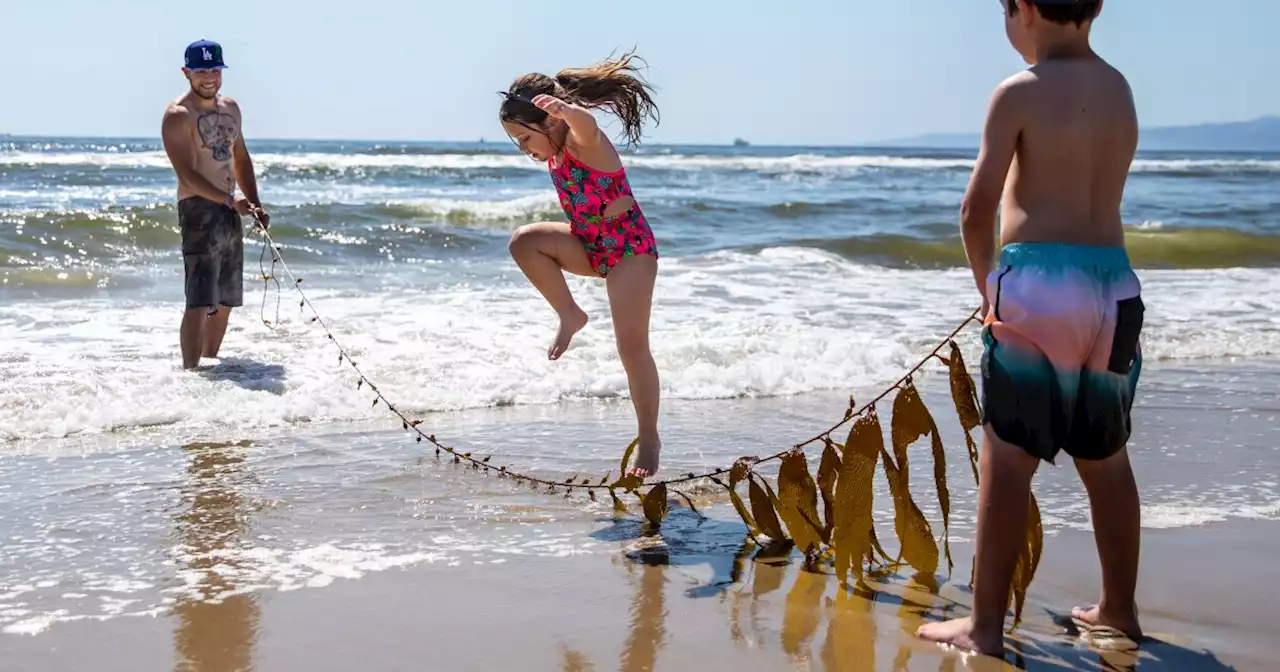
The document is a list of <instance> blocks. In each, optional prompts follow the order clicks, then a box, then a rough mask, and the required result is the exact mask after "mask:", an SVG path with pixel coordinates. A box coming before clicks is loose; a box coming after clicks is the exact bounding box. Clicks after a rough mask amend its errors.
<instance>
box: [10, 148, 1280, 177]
mask: <svg viewBox="0 0 1280 672" xmlns="http://www.w3.org/2000/svg"><path fill="white" fill-rule="evenodd" d="M254 162H255V164H256V165H258V166H259V168H260V170H272V169H274V170H280V171H283V172H285V173H288V172H301V171H314V170H325V171H336V172H344V173H349V172H357V173H358V172H361V171H370V170H373V171H378V170H403V169H409V170H424V171H432V170H442V171H443V170H508V169H525V170H531V171H541V170H545V169H546V168H545V166H544V165H543V164H541V163H538V162H535V161H531V160H530V159H528V158H527V157H525V156H523V155H519V154H335V153H319V152H311V153H296V154H295V153H290V154H273V153H259V154H255V155H254ZM625 163H626V165H627V166H628V167H634V168H652V169H660V170H715V171H735V170H739V171H756V172H764V173H796V172H844V171H859V170H883V169H900V170H949V169H955V170H968V169H970V168H972V167H973V160H972V159H967V158H942V157H897V156H824V155H819V154H792V155H788V156H715V155H710V154H638V155H630V156H627V157H626V158H625ZM0 165H8V166H85V167H94V168H104V167H109V168H164V169H169V167H170V166H169V160H168V158H167V157H166V156H165V154H164V153H163V152H120V153H91V152H0ZM1132 169H1133V170H1134V171H1137V172H1174V173H1178V172H1206V171H1208V172H1268V173H1269V172H1280V161H1276V160H1270V159H1216V158H1215V159H1137V160H1135V161H1134V163H1133V166H1132Z"/></svg>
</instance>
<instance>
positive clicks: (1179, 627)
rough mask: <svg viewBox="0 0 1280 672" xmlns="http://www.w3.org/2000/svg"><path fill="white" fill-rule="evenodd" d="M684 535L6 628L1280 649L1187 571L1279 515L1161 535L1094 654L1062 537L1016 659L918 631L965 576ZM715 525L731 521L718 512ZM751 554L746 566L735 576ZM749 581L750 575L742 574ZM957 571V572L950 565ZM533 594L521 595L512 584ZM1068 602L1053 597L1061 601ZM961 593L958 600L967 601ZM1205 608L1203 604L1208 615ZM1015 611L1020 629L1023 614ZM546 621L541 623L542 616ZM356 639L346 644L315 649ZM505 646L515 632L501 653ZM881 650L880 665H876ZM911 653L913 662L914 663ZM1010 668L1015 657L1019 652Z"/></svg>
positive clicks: (114, 636)
mask: <svg viewBox="0 0 1280 672" xmlns="http://www.w3.org/2000/svg"><path fill="white" fill-rule="evenodd" d="M676 518H678V519H681V520H680V523H679V525H678V526H675V527H678V528H679V531H677V534H676V535H674V536H673V537H672V538H671V539H668V540H667V543H665V544H664V543H662V540H661V539H648V540H645V539H642V538H639V536H638V535H639V526H638V525H634V524H631V523H629V522H622V523H617V524H612V525H611V524H610V523H608V522H607V521H604V520H599V521H597V522H595V523H593V524H592V525H591V527H592V528H593V529H594V531H593V532H590V534H592V535H593V536H596V537H609V536H616V537H618V538H616V539H614V545H615V546H616V549H615V550H612V551H611V552H610V553H609V554H608V557H609V561H608V562H606V561H604V558H603V557H600V556H579V557H571V558H559V559H548V558H535V559H528V560H525V561H521V562H517V563H506V564H501V565H496V566H495V565H481V564H480V563H477V564H475V565H462V566H458V567H446V566H443V565H438V564H427V565H421V566H415V567H410V568H404V569H400V570H393V571H387V572H382V573H379V574H376V575H373V576H370V577H367V578H364V579H360V580H346V581H337V582H335V583H333V584H331V585H329V586H328V587H326V588H323V589H315V590H297V591H290V592H283V593H281V592H274V593H249V594H240V595H234V596H231V597H228V598H226V599H224V600H223V601H221V602H220V603H217V604H209V603H192V604H179V605H178V606H177V607H176V608H175V609H174V610H173V611H172V612H169V613H166V614H162V615H157V616H154V617H141V618H120V619H113V620H109V621H105V622H92V621H81V622H75V623H67V624H60V625H58V626H55V627H54V628H52V629H50V630H49V631H47V632H45V633H43V634H41V635H38V636H14V635H3V636H0V653H3V655H4V656H5V659H6V660H7V661H9V663H10V665H12V667H9V668H8V669H14V670H35V669H42V670H43V669H75V668H76V661H80V660H84V659H88V658H91V659H93V660H94V661H95V665H96V667H95V669H96V670H101V671H103V672H108V671H113V670H136V669H201V670H205V669H208V670H214V669H255V670H261V671H269V670H345V669H361V668H366V669H403V668H404V667H406V666H407V667H412V668H415V669H423V668H422V667H421V666H422V665H423V664H424V663H426V664H427V666H426V668H425V669H449V670H473V669H474V670H488V669H529V670H591V669H607V668H610V667H613V666H614V665H615V664H616V665H617V666H618V668H619V669H621V670H625V671H628V672H630V671H639V670H683V669H704V670H785V669H825V670H889V669H911V670H932V669H935V668H936V669H939V670H955V669H958V666H960V667H964V666H967V667H966V668H965V669H973V670H998V669H999V670H1005V669H1014V667H1018V666H1021V669H1027V670H1045V671H1047V670H1060V669H1096V668H1097V667H1098V666H1099V665H1100V664H1102V665H1112V666H1113V667H1111V668H1106V669H1134V668H1135V667H1140V669H1142V670H1168V671H1173V670H1191V669H1195V670H1207V671H1213V670H1229V669H1234V670H1239V671H1241V672H1246V671H1252V670H1265V669H1269V666H1270V661H1273V660H1275V659H1276V658H1277V657H1280V642H1276V641H1275V639H1274V637H1273V636H1271V634H1270V632H1269V626H1270V625H1271V624H1272V623H1273V622H1274V619H1270V618H1268V617H1269V616H1274V614H1275V613H1276V608H1275V607H1274V605H1272V604H1271V603H1270V601H1269V600H1267V598H1266V597H1264V596H1263V594H1262V592H1261V591H1258V590H1256V589H1254V588H1253V586H1252V584H1251V583H1247V582H1243V581H1238V580H1235V578H1234V577H1235V576H1236V575H1238V574H1236V573H1225V572H1209V573H1205V574H1204V575H1203V576H1202V577H1201V578H1200V579H1199V583H1190V584H1189V583H1188V582H1187V581H1186V576H1187V575H1188V574H1191V573H1195V572H1196V570H1197V569H1198V568H1201V567H1206V566H1212V565H1213V562H1214V560H1218V559H1220V554H1219V551H1218V549H1219V548H1222V547H1231V548H1234V549H1236V550H1237V551H1243V552H1240V553H1237V554H1236V560H1235V562H1237V563H1243V566H1240V565H1239V564H1237V567H1239V569H1240V570H1241V572H1243V573H1253V572H1256V571H1258V570H1265V569H1266V563H1267V558H1273V557H1274V556H1275V555H1276V552H1277V550H1280V549H1278V548H1277V546H1278V543H1277V541H1276V540H1277V535H1276V534H1275V533H1276V532H1277V531H1280V524H1278V523H1276V522H1274V521H1252V522H1247V521H1246V522H1240V521H1238V522H1230V523H1219V524H1214V525H1210V526H1206V527H1200V528H1184V529H1180V530H1158V531H1144V535H1143V536H1144V553H1143V565H1142V574H1141V576H1140V580H1139V581H1140V584H1139V594H1140V598H1139V599H1140V605H1141V608H1142V610H1143V619H1144V628H1145V629H1146V630H1147V632H1148V637H1149V638H1150V640H1151V641H1147V642H1144V643H1142V644H1141V645H1140V646H1139V647H1138V649H1137V651H1136V652H1135V651H1132V650H1125V649H1123V648H1117V649H1116V650H1110V651H1107V650H1102V651H1097V650H1090V649H1089V648H1087V647H1085V646H1083V645H1081V644H1080V642H1079V641H1078V640H1076V639H1075V638H1073V637H1072V636H1071V635H1068V634H1065V633H1064V632H1063V630H1062V629H1061V628H1060V627H1058V626H1056V625H1055V624H1054V623H1053V621H1052V620H1051V618H1050V616H1049V615H1048V613H1047V611H1046V610H1047V609H1052V610H1054V611H1057V612H1060V613H1061V612H1069V610H1070V607H1071V606H1072V605H1073V604H1085V603H1088V602H1089V601H1091V600H1092V599H1094V598H1093V596H1094V594H1095V591H1096V585H1097V576H1096V569H1095V564H1096V563H1095V562H1094V561H1093V556H1092V552H1093V550H1092V547H1091V544H1090V543H1089V542H1090V541H1091V539H1090V538H1089V535H1087V534H1084V533H1079V532H1069V533H1065V534H1064V535H1062V536H1060V537H1057V538H1052V539H1049V540H1047V542H1046V547H1045V556H1044V559H1043V561H1042V566H1041V569H1040V571H1039V572H1038V573H1037V577H1036V581H1035V583H1033V584H1032V587H1031V598H1030V599H1029V600H1028V605H1027V609H1026V612H1025V618H1024V623H1023V625H1022V626H1021V627H1020V628H1019V629H1018V630H1016V631H1015V632H1014V633H1013V634H1012V635H1011V636H1007V637H1006V650H1007V655H1006V664H1002V663H1000V662H999V661H997V660H995V659H990V658H969V659H968V660H967V661H966V660H965V659H964V658H963V657H962V656H960V655H959V654H957V653H952V652H947V651H944V650H942V649H941V648H939V647H936V646H934V645H932V644H929V643H927V642H922V641H920V640H918V639H916V638H914V636H913V635H912V634H911V633H913V632H914V629H915V627H916V626H917V625H918V624H919V623H921V622H923V621H924V618H923V617H922V616H921V612H922V611H924V609H922V608H921V607H925V606H929V605H932V606H933V607H934V609H933V612H934V613H936V611H937V607H938V606H940V605H944V604H947V603H950V602H953V601H954V602H955V603H959V604H960V605H967V604H968V595H967V589H966V588H964V587H962V586H957V585H955V584H944V585H943V586H942V587H941V590H940V591H939V593H938V595H937V596H930V595H928V594H927V593H925V592H923V591H921V590H919V588H918V585H916V586H911V587H909V585H908V583H909V582H908V581H907V580H906V579H903V578H900V577H895V578H892V579H891V580H889V582H888V583H887V584H877V587H878V588H881V589H882V590H881V592H879V593H877V595H876V599H875V601H874V602H870V601H867V600H865V599H863V598H861V597H857V596H854V595H852V594H845V595H840V594H839V593H840V591H839V590H838V589H837V587H836V581H835V579H834V577H832V576H830V575H829V574H826V573H823V574H813V573H809V572H803V571H801V570H800V569H799V565H800V563H799V562H798V561H797V559H796V558H795V557H792V559H791V562H789V563H786V564H785V565H780V564H778V563H775V562H770V561H768V560H764V559H755V560H751V559H735V558H734V556H733V555H732V554H720V553H713V554H710V555H708V554H703V553H701V552H698V551H696V550H695V551H694V552H692V553H688V552H683V551H682V550H681V547H680V545H679V543H678V537H679V536H680V535H682V534H684V530H685V528H687V527H689V526H696V523H695V522H692V516H691V515H688V514H687V512H678V513H677V514H676ZM709 524H713V525H731V524H735V523H730V522H725V521H722V520H719V519H718V518H713V519H712V520H711V521H709ZM954 546H955V547H954V548H953V555H954V557H955V559H956V566H955V569H954V571H953V572H952V575H953V577H961V576H967V574H968V567H969V563H968V558H969V557H970V553H971V547H970V546H969V545H968V544H964V543H959V544H955V545H954ZM735 564H736V565H737V566H738V568H737V569H736V570H735ZM735 573H736V574H737V578H738V579H739V580H738V581H737V582H734V581H733V578H734V574H735ZM940 578H941V577H940ZM517 594H518V595H519V597H518V599H517V598H514V597H513V596H515V595H517ZM1049 605H1052V606H1049ZM964 611H965V608H964V607H963V606H961V607H959V608H958V612H957V613H964ZM1193 612H1194V613H1193ZM1010 622H1011V621H1009V622H1007V623H1006V627H1007V625H1008V624H1009V623H1010ZM533 623H537V625H536V626H533V625H532V624H533ZM326 641H328V642H341V643H342V645H341V646H338V647H324V646H317V643H318V642H326ZM495 644H498V645H497V646H495ZM872 660H874V663H873V664H868V663H869V662H870V661H872ZM908 660H909V661H910V667H909V668H906V667H905V664H906V663H907V661H908ZM1009 663H1012V665H1011V664H1009Z"/></svg>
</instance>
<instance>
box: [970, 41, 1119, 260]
mask: <svg viewBox="0 0 1280 672" xmlns="http://www.w3.org/2000/svg"><path fill="white" fill-rule="evenodd" d="M1001 88H1002V89H1003V92H1002V93H1003V95H1004V96H1006V97H1007V103H1008V108H1010V111H1011V112H1012V114H1008V115H1002V116H1005V117H1006V118H1008V119H1009V121H1011V122H1012V123H1013V124H1015V125H1016V141H1015V142H1016V145H1015V156H1014V159H1013V163H1012V165H1011V166H1010V168H1009V174H1008V178H1007V181H1006V184H1005V189H1004V196H1003V199H1002V202H1001V204H1002V214H1001V227H1000V228H1001V236H1000V237H1001V244H1009V243H1015V242H1061V243H1074V244H1079V245H1100V246H1109V247H1111V246H1113V247H1119V246H1123V245H1124V232H1123V229H1122V227H1121V218H1120V201H1121V198H1122V197H1123V195H1124V186H1125V181H1126V178H1127V177H1128V173H1129V167H1130V164H1131V163H1132V162H1133V156H1134V153H1135V151H1136V150H1137V145H1138V120H1137V113H1136V111H1135V109H1134V104H1133V95H1132V92H1131V90H1130V89H1129V83H1128V81H1126V80H1125V77H1124V75H1122V74H1121V73H1120V72H1119V71H1118V70H1116V69H1115V68H1113V67H1111V65H1109V64H1108V63H1106V62H1105V61H1103V60H1102V59H1100V58H1098V57H1096V56H1090V57H1085V58H1077V59H1071V60H1049V61H1045V62H1042V63H1040V64H1038V65H1035V66H1033V67H1031V68H1030V69H1028V70H1026V71H1024V72H1022V73H1019V74H1017V75H1015V76H1013V77H1011V78H1010V79H1009V80H1007V81H1006V82H1005V83H1004V84H1002V85H1001ZM992 121H993V122H995V121H997V120H995V119H993V120H992ZM1006 130H1007V131H1012V130H1014V129H1006Z"/></svg>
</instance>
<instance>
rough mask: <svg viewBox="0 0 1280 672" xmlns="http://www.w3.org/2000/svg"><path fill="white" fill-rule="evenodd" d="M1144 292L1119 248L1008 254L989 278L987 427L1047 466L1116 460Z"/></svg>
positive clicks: (1137, 359)
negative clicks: (1067, 458)
mask: <svg viewBox="0 0 1280 672" xmlns="http://www.w3.org/2000/svg"><path fill="white" fill-rule="evenodd" d="M1141 289H1142V288H1141V283H1139V281H1138V277H1137V275H1135V274H1134V272H1133V270H1132V268H1131V266H1130V263H1129V256H1128V254H1127V253H1126V252H1125V250H1124V248H1120V247H1089V246H1083V245H1066V244H1059V243H1015V244H1011V245H1007V246H1005V247H1004V248H1003V249H1002V250H1001V252H1000V264H999V266H998V267H997V268H996V269H995V270H993V271H992V272H991V274H990V275H989V276H988V277H987V298H988V300H989V301H990V304H991V308H990V310H989V311H988V313H987V317H986V322H985V324H984V326H983V330H982V335H983V344H984V352H983V356H982V414H983V423H984V424H988V423H989V424H990V425H991V429H992V431H994V432H995V435H996V436H998V437H999V438H1000V439H1002V440H1004V441H1006V442H1008V443H1011V444H1013V445H1016V446H1019V447H1020V448H1022V449H1023V450H1025V451H1027V452H1028V453H1029V454H1031V455H1033V456H1035V457H1038V458H1040V459H1042V460H1045V461H1048V462H1053V461H1054V457H1055V456H1056V455H1057V454H1058V452H1059V451H1066V453H1067V454H1068V455H1071V456H1072V457H1075V458H1078V459H1082V460H1101V459H1105V458H1107V457H1110V456H1112V455H1114V454H1115V453H1117V452H1119V450H1120V449H1121V448H1123V447H1124V446H1125V443H1126V442H1127V441H1128V440H1129V435H1130V433H1131V431H1132V427H1131V421H1130V417H1129V412H1130V409H1131V408H1132V406H1133V398H1134V393H1135V391H1136V389H1137V385H1138V376H1139V373H1140V372H1141V369H1142V352H1141V346H1140V344H1139V342H1138V341H1139V336H1140V334H1141V332H1142V319H1143V304H1142V298H1141V296H1140V294H1141Z"/></svg>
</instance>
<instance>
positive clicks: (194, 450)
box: [173, 442, 259, 672]
mask: <svg viewBox="0 0 1280 672" xmlns="http://www.w3.org/2000/svg"><path fill="white" fill-rule="evenodd" d="M247 447H248V443H247V442H244V443H239V444H207V443H195V444H190V445H187V446H183V450H184V451H185V452H186V453H187V456H188V459H189V462H188V464H187V476H188V479H189V480H188V482H187V484H186V486H185V487H184V488H183V490H182V498H183V504H184V510H183V511H182V512H181V513H179V514H178V515H177V516H176V518H175V521H174V523H175V527H176V535H177V537H178V541H179V544H180V545H181V547H182V552H183V553H184V554H185V555H186V556H187V562H186V563H185V568H186V569H187V570H189V574H188V576H191V577H196V578H197V580H196V582H195V583H194V584H189V585H188V586H187V590H186V591H185V592H183V593H182V594H181V595H180V597H179V598H178V601H177V604H176V605H175V606H174V617H175V620H176V621H177V629H176V631H175V632H174V636H173V639H174V648H175V652H176V654H177V656H176V658H177V662H176V664H175V668H174V669H175V670H178V671H180V672H224V671H225V672H248V671H250V670H252V669H253V645H254V641H255V640H256V639H257V636H258V618H259V613H258V604H257V600H258V598H257V596H256V595H255V594H254V593H245V594H239V595H235V594H230V595H229V593H232V592H234V591H235V590H236V588H237V586H236V584H235V576H236V574H237V572H238V570H240V569H241V564H240V561H239V560H238V559H237V558H238V555H237V554H236V553H225V552H224V551H227V550H232V549H235V548H236V547H237V544H238V542H239V541H240V539H241V538H242V536H243V535H244V533H245V531H246V529H247V528H248V524H249V515H250V513H251V506H250V504H249V503H248V502H247V501H246V500H245V498H244V495H243V494H242V490H243V484H244V482H245V481H246V480H247V475H246V474H245V473H244V471H243V470H242V468H241V466H242V464H243V462H244V458H243V457H242V455H241V451H243V450H244V449H245V448H247Z"/></svg>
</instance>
